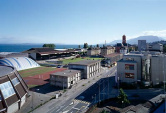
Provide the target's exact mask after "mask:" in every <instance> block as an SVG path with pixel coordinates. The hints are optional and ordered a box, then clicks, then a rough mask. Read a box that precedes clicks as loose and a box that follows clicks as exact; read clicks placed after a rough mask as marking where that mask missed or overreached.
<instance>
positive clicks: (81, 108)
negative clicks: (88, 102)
mask: <svg viewBox="0 0 166 113" xmlns="http://www.w3.org/2000/svg"><path fill="white" fill-rule="evenodd" d="M83 107H85V106H82V107H81V108H80V110H81V109H82V108H83ZM80 110H79V111H80ZM76 113H78V111H77V112H76Z"/></svg>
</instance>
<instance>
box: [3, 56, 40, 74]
mask: <svg viewBox="0 0 166 113" xmlns="http://www.w3.org/2000/svg"><path fill="white" fill-rule="evenodd" d="M0 65H7V66H13V67H15V68H16V69H17V70H18V71H19V70H24V69H29V68H34V67H39V66H40V65H39V64H38V63H36V62H35V61H34V60H32V59H30V58H27V57H13V58H3V59H0Z"/></svg>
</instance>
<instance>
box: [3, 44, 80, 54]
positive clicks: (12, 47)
mask: <svg viewBox="0 0 166 113" xmlns="http://www.w3.org/2000/svg"><path fill="white" fill-rule="evenodd" d="M42 46H43V44H0V52H23V51H26V50H28V49H31V48H38V47H42ZM81 47H83V45H81ZM67 48H78V45H60V44H59V45H58V44H57V45H56V49H67Z"/></svg>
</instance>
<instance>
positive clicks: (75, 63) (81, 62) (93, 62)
mask: <svg viewBox="0 0 166 113" xmlns="http://www.w3.org/2000/svg"><path fill="white" fill-rule="evenodd" d="M99 61H100V60H82V61H79V62H73V63H69V65H70V64H71V65H91V64H95V63H97V62H99Z"/></svg>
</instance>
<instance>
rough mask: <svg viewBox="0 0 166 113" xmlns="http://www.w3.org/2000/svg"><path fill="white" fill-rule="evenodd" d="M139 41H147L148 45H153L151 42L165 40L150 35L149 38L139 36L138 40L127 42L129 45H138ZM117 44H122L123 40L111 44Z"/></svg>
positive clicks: (133, 39)
mask: <svg viewBox="0 0 166 113" xmlns="http://www.w3.org/2000/svg"><path fill="white" fill-rule="evenodd" d="M138 40H146V42H147V43H151V42H155V41H160V40H164V38H162V37H158V36H153V35H148V36H139V37H136V38H132V39H129V40H127V41H126V42H127V43H129V44H138ZM116 43H122V40H114V41H112V42H110V44H116Z"/></svg>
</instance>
